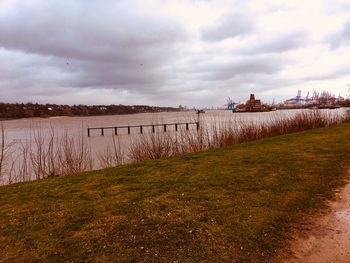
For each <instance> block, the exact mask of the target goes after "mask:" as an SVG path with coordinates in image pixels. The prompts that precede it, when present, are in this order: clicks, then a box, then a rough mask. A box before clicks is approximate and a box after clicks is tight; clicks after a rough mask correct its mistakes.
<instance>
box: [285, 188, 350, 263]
mask: <svg viewBox="0 0 350 263" xmlns="http://www.w3.org/2000/svg"><path fill="white" fill-rule="evenodd" d="M329 207H330V210H329V213H327V214H325V215H319V216H316V217H315V218H314V219H313V222H312V226H311V230H310V231H309V232H307V233H306V234H307V236H306V237H299V238H298V239H297V240H296V241H295V243H294V244H293V245H292V251H293V252H294V253H295V257H294V258H293V259H291V260H289V261H287V262H289V263H292V262H293V263H296V262H307V263H314V262H315V263H316V262H317V263H326V262H327V263H331V262H337V263H344V262H348V263H349V262H350V184H347V185H346V186H345V187H344V188H343V189H341V192H340V193H338V194H337V198H336V201H334V202H330V203H329Z"/></svg>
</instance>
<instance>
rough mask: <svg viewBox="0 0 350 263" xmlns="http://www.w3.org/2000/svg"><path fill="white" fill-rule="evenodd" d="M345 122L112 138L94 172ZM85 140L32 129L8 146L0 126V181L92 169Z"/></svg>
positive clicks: (342, 118)
mask: <svg viewBox="0 0 350 263" xmlns="http://www.w3.org/2000/svg"><path fill="white" fill-rule="evenodd" d="M348 121H350V110H347V111H345V112H344V114H342V115H339V114H330V113H329V112H322V111H318V110H310V111H305V112H301V113H298V114H296V115H295V116H293V117H280V118H274V119H271V120H269V121H267V122H242V121H236V120H225V121H223V120H220V121H218V120H213V121H212V122H210V124H209V123H205V122H204V121H201V123H200V128H199V129H198V130H196V129H191V130H185V129H180V130H179V131H178V132H175V131H168V132H156V133H149V134H143V135H141V136H140V137H138V138H137V139H133V140H132V141H131V144H130V146H129V149H127V152H126V151H125V149H124V147H123V146H122V144H121V141H120V139H119V137H114V136H112V137H111V142H109V143H108V144H107V147H106V149H105V150H104V151H103V152H100V153H98V154H97V159H98V161H99V168H107V167H113V166H118V165H121V164H124V163H126V162H139V161H143V160H150V159H158V158H164V157H169V156H174V155H179V154H184V153H190V152H198V151H202V150H207V149H215V148H220V147H225V146H229V145H234V144H239V143H243V142H249V141H254V140H259V139H263V138H267V137H272V136H278V135H283V134H288V133H293V132H299V131H304V130H308V129H315V128H321V127H327V126H331V125H336V124H340V123H343V122H348ZM85 140H86V139H85V137H84V136H83V134H82V133H81V134H79V136H76V137H73V136H71V135H69V134H68V132H67V131H65V133H64V134H63V135H58V134H55V132H54V129H53V128H51V129H50V130H49V132H46V133H45V132H44V130H43V129H42V128H41V127H38V126H37V127H33V129H32V132H31V134H30V135H29V138H26V139H25V140H23V141H22V142H21V143H20V144H19V145H16V147H14V143H13V142H10V143H9V142H7V140H6V129H5V127H4V126H3V125H2V124H1V144H0V182H2V183H6V184H11V183H14V182H24V181H29V180H34V179H43V178H48V177H53V176H60V175H67V174H73V173H78V172H82V171H87V170H92V169H93V168H94V166H93V157H92V152H91V150H90V148H89V147H88V143H87V142H86V141H85ZM15 148H16V151H15V150H14V149H15Z"/></svg>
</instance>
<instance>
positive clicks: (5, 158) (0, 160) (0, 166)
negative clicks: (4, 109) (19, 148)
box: [0, 122, 15, 182]
mask: <svg viewBox="0 0 350 263" xmlns="http://www.w3.org/2000/svg"><path fill="white" fill-rule="evenodd" d="M0 131H1V142H0V182H1V181H2V180H4V178H5V175H6V174H7V173H8V172H9V171H8V169H9V168H10V162H9V161H10V158H11V155H12V153H13V150H12V146H13V145H14V144H15V143H14V142H10V143H8V142H7V136H6V130H5V127H4V124H3V123H2V122H1V125H0ZM10 169H11V168H10Z"/></svg>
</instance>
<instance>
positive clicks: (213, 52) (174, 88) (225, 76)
mask: <svg viewBox="0 0 350 263" xmlns="http://www.w3.org/2000/svg"><path fill="white" fill-rule="evenodd" d="M348 84H350V1H348V0H307V1H302V0H296V1H285V0H251V1H250V0H245V1H242V0H237V1H235V0H215V1H214V0H118V1H114V0H69V1H68V0H66V1H57V0H1V1H0V94H1V97H0V101H2V102H34V103H36V102H38V103H57V104H89V105H93V104H125V105H136V104H142V105H157V106H172V107H177V106H179V105H187V106H189V107H193V106H194V107H220V106H222V105H224V104H225V103H226V99H227V97H230V98H231V99H232V100H233V101H235V102H245V101H246V100H247V99H248V98H249V95H250V93H254V94H255V97H256V98H259V99H261V100H262V101H263V102H267V103H271V102H272V101H273V99H275V101H276V102H277V101H283V100H286V99H288V98H291V97H295V96H296V93H297V91H298V90H302V95H304V96H306V94H307V92H310V93H312V92H313V90H317V91H324V90H327V91H329V92H331V93H332V94H335V95H336V96H338V95H339V94H340V95H342V96H343V97H347V96H349V95H350V94H349V93H350V90H349V87H348Z"/></svg>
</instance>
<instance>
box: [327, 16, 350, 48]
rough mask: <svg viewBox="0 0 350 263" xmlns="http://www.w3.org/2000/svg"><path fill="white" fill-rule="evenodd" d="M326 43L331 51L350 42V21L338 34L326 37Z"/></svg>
mask: <svg viewBox="0 0 350 263" xmlns="http://www.w3.org/2000/svg"><path fill="white" fill-rule="evenodd" d="M326 41H327V42H328V43H330V45H331V48H332V49H336V48H338V47H340V46H342V45H346V44H349V42H350V20H348V21H347V22H346V23H345V24H344V26H343V29H342V30H341V31H340V32H337V33H334V34H332V35H329V36H327V37H326Z"/></svg>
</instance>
